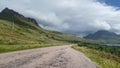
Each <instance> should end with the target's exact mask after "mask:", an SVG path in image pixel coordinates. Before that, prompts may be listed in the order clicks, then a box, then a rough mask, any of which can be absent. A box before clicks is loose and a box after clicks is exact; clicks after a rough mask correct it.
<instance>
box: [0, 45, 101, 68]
mask: <svg viewBox="0 0 120 68" xmlns="http://www.w3.org/2000/svg"><path fill="white" fill-rule="evenodd" d="M0 68H100V67H99V66H98V65H96V64H95V63H94V62H92V61H91V60H90V59H88V58H87V57H86V56H85V55H84V54H83V53H80V52H78V51H76V50H74V49H72V48H71V46H69V45H67V46H54V47H46V48H38V49H30V50H23V51H16V52H10V53H2V54H0Z"/></svg>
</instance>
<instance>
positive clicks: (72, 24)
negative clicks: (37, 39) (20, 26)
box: [0, 0, 120, 35]
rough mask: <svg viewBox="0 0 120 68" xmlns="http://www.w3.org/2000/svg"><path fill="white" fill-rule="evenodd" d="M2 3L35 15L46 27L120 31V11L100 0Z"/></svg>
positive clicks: (7, 0) (6, 0)
mask: <svg viewBox="0 0 120 68" xmlns="http://www.w3.org/2000/svg"><path fill="white" fill-rule="evenodd" d="M0 5H1V8H3V7H9V8H12V9H15V10H16V11H18V12H20V13H22V14H24V15H26V16H31V17H33V18H36V19H37V21H38V22H39V23H40V25H41V26H42V27H44V28H46V29H51V30H57V31H61V32H68V33H72V34H77V35H78V34H83V33H85V34H86V33H89V32H95V31H97V30H110V31H114V32H116V33H120V27H119V26H120V10H117V8H116V7H112V6H108V5H106V4H102V3H100V2H98V1H97V0H11V1H10V0H1V2H0ZM41 21H42V22H41Z"/></svg>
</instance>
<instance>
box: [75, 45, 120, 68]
mask: <svg viewBox="0 0 120 68" xmlns="http://www.w3.org/2000/svg"><path fill="white" fill-rule="evenodd" d="M73 48H74V49H76V50H78V51H81V52H83V53H84V54H85V55H86V56H88V57H89V58H90V59H91V60H93V61H95V62H96V63H98V64H99V65H100V66H101V67H102V68H120V60H119V59H120V57H118V56H115V55H112V54H110V53H106V52H104V51H98V50H94V49H91V48H88V47H84V46H81V47H80V46H77V45H75V46H73Z"/></svg>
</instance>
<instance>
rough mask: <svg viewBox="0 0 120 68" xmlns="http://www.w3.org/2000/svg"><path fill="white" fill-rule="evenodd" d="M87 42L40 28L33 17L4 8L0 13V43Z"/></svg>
mask: <svg viewBox="0 0 120 68" xmlns="http://www.w3.org/2000/svg"><path fill="white" fill-rule="evenodd" d="M53 42H54V43H60V42H70V43H73V42H87V41H86V40H84V39H81V38H78V37H75V36H71V35H66V34H63V33H59V32H55V31H48V30H44V29H42V28H41V27H40V26H39V25H38V23H37V22H36V20H35V19H33V18H26V17H24V16H23V15H21V14H19V13H18V12H15V11H14V10H11V9H8V8H5V9H4V10H3V11H2V12H1V13H0V44H26V43H40V44H43V43H53Z"/></svg>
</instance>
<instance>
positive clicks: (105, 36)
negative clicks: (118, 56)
mask: <svg viewBox="0 0 120 68" xmlns="http://www.w3.org/2000/svg"><path fill="white" fill-rule="evenodd" d="M84 38H85V39H91V40H97V41H102V42H104V43H119V40H120V35H118V34H116V33H114V32H110V31H107V30H99V31H97V32H95V33H93V34H88V35H87V36H85V37H84Z"/></svg>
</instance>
